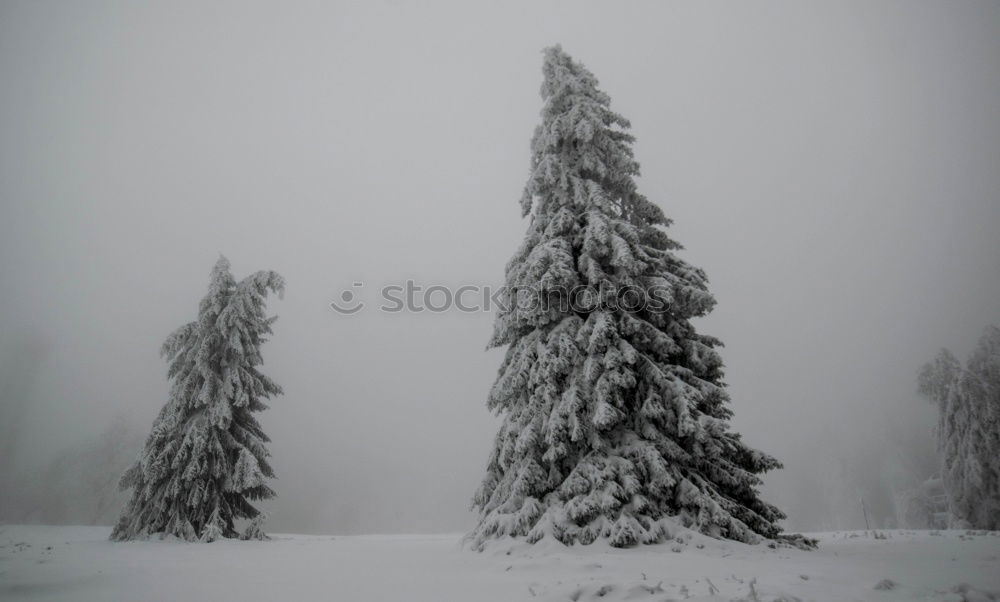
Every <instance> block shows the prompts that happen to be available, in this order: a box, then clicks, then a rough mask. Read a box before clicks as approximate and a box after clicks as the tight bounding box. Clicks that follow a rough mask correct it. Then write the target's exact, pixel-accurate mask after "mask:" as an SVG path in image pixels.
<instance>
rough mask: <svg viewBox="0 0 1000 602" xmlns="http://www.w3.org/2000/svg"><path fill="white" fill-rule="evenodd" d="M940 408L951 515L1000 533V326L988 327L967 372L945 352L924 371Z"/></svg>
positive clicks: (924, 383)
mask: <svg viewBox="0 0 1000 602" xmlns="http://www.w3.org/2000/svg"><path fill="white" fill-rule="evenodd" d="M919 384H920V392H921V393H922V394H924V395H925V396H926V397H928V398H929V399H931V400H932V401H934V402H935V403H937V404H938V412H939V420H938V429H937V430H938V432H937V436H938V449H939V453H940V455H941V476H942V480H943V482H944V488H945V491H946V492H947V494H948V503H949V509H950V510H951V513H952V514H953V515H954V516H955V517H956V518H957V519H959V520H960V521H964V522H965V523H967V524H968V526H971V527H973V528H977V529H1000V328H997V327H995V326H990V327H988V328H987V329H986V331H985V332H984V333H983V336H982V337H981V338H980V339H979V346H978V347H977V348H976V350H975V352H974V353H973V354H972V356H971V357H970V358H969V360H968V361H967V362H966V364H965V367H964V368H963V367H962V366H961V365H960V364H959V362H958V360H957V359H955V356H954V355H952V354H951V352H950V351H948V350H947V349H943V350H942V351H941V353H940V354H938V356H937V357H936V358H935V359H934V361H933V362H931V363H929V364H927V365H925V366H924V367H923V369H922V370H921V373H920V380H919Z"/></svg>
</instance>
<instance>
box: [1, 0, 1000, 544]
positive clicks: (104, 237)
mask: <svg viewBox="0 0 1000 602" xmlns="http://www.w3.org/2000/svg"><path fill="white" fill-rule="evenodd" d="M470 4H471V3H464V2H454V3H424V2H420V3H417V2H413V3H408V2H389V3H376V2H372V3H312V2H301V3H293V4H290V5H289V4H284V5H281V6H280V7H279V6H278V5H277V4H255V3H247V2H232V3H209V4H204V3H194V2H184V3H161V4H158V5H155V6H153V5H148V4H145V3H143V4H136V3H124V2H123V3H100V2H87V3H57V2H5V3H3V4H2V6H0V132H2V137H0V361H2V362H3V363H2V364H0V378H2V379H3V381H2V382H0V411H2V414H0V419H2V421H3V422H4V424H3V425H0V437H3V440H2V441H0V454H2V458H0V464H2V467H0V468H2V470H0V479H6V480H5V481H3V482H0V487H6V488H7V489H8V491H7V492H6V494H5V495H6V496H8V497H10V496H11V495H13V494H14V493H15V492H14V491H13V489H14V488H15V485H13V484H12V483H15V481H13V480H11V479H13V478H14V477H12V476H11V475H20V476H19V477H18V478H20V479H22V480H20V481H16V482H17V483H21V484H22V485H17V487H21V486H23V484H24V483H30V484H32V486H40V487H42V488H43V489H44V490H45V491H46V492H47V493H46V495H50V496H56V497H59V496H70V493H68V492H67V491H66V490H64V489H61V488H60V487H56V486H50V487H47V488H46V482H45V477H44V476H43V475H44V471H45V470H46V468H45V467H46V466H49V465H50V463H51V462H52V461H53V459H54V458H56V457H57V456H58V455H59V454H61V453H62V454H65V453H66V451H67V450H74V449H81V448H80V446H87V445H91V442H93V441H95V440H97V439H98V438H99V437H101V434H102V433H104V432H106V429H107V428H108V427H109V425H111V424H113V423H115V421H116V420H124V421H125V422H126V423H127V424H129V425H130V426H131V429H132V430H133V431H134V432H135V433H138V434H139V436H140V437H144V436H145V434H146V432H147V431H148V429H149V426H150V424H151V422H152V420H153V418H154V416H155V415H156V413H157V411H158V410H159V409H160V407H161V406H162V405H163V404H164V403H165V401H166V399H167V392H168V382H167V380H166V364H165V362H164V361H163V360H162V359H161V358H160V357H159V356H158V351H159V347H160V344H161V343H162V341H163V339H164V338H165V337H166V335H167V334H168V333H170V332H171V331H172V330H173V329H174V328H176V327H177V326H179V325H181V324H183V323H185V322H188V321H190V320H192V319H194V317H195V315H196V311H197V303H198V301H199V299H200V298H201V296H202V295H203V294H204V292H205V289H206V287H207V283H208V272H209V270H210V268H211V266H212V264H213V263H214V261H215V260H216V258H217V257H218V255H219V254H220V253H222V254H225V255H226V256H227V257H228V258H229V259H230V260H231V261H232V264H233V269H234V272H235V274H236V276H237V277H242V276H244V275H246V274H248V273H250V272H252V271H255V270H258V269H274V270H277V271H278V272H280V273H281V274H282V275H283V276H284V277H285V279H286V280H287V294H286V295H285V296H284V298H283V299H280V300H279V299H277V298H272V299H271V301H270V303H269V310H270V312H271V313H274V314H277V315H278V316H280V318H279V320H278V322H277V323H276V324H275V326H274V330H275V333H274V336H273V337H272V339H271V341H269V342H268V343H267V344H266V345H265V346H264V358H265V365H264V372H265V373H267V374H268V375H269V376H271V377H272V378H273V379H274V380H276V381H277V382H278V383H279V384H281V385H282V386H283V388H284V390H285V395H283V396H281V397H278V398H276V399H275V400H273V403H271V404H270V405H271V408H270V409H269V410H268V411H266V412H264V413H263V414H260V415H259V417H260V420H261V423H262V424H263V427H264V429H265V431H266V432H267V433H268V435H269V436H270V437H271V439H272V443H271V444H270V449H271V452H272V454H273V464H274V467H275V471H276V473H277V475H278V480H277V481H275V482H274V483H273V487H274V489H276V490H277V492H278V497H277V498H275V499H274V500H271V501H269V502H268V503H267V504H266V505H265V507H266V509H267V511H268V512H269V513H270V519H269V522H268V528H269V529H270V530H272V531H285V532H313V533H365V532H424V531H460V530H463V529H467V528H468V527H470V526H471V525H472V522H473V519H474V517H473V515H472V514H471V513H470V512H469V510H468V503H469V498H470V496H471V494H472V493H473V491H474V490H475V488H476V487H477V486H478V484H479V479H480V478H481V476H482V474H483V470H484V467H485V464H486V460H487V454H488V451H489V447H490V444H491V442H492V438H493V436H494V434H495V432H496V429H497V427H498V425H499V419H498V418H497V417H495V416H493V415H491V414H490V413H489V412H488V411H487V409H486V407H485V400H486V394H487V391H488V390H489V387H490V385H491V384H492V381H493V378H494V377H495V374H496V370H497V368H498V367H499V364H500V361H501V359H502V357H503V351H502V350H492V351H485V346H486V343H487V340H488V337H489V334H490V332H491V328H492V318H493V315H492V313H490V312H474V313H461V312H458V311H450V312H447V313H442V314H438V313H427V312H424V313H400V314H386V313H383V312H380V311H378V310H377V308H376V307H375V306H377V304H378V288H379V287H380V286H383V285H386V284H401V283H403V282H405V281H406V280H407V279H413V280H415V281H417V282H419V283H421V284H423V285H432V284H442V285H450V286H458V285H462V284H473V285H490V286H498V285H500V284H502V281H503V269H504V265H505V263H506V261H507V260H508V258H509V257H510V255H511V254H512V253H513V252H514V250H515V249H516V247H517V246H518V244H519V243H520V241H521V238H522V236H523V233H524V231H525V228H526V227H527V221H526V220H522V219H521V218H520V209H519V207H518V204H517V201H518V199H519V197H520V193H521V189H522V186H523V184H524V181H525V179H526V177H527V174H528V159H529V155H528V142H529V139H530V137H531V134H532V131H533V129H534V127H535V125H536V124H537V123H538V121H539V116H538V113H539V109H540V108H541V101H540V98H539V96H538V88H539V85H540V82H541V73H540V65H541V54H540V52H539V51H540V50H541V49H542V48H543V47H545V46H548V45H551V44H554V43H561V44H562V45H563V47H564V48H565V49H566V50H567V51H568V52H569V53H570V54H572V55H573V56H574V57H575V58H576V59H578V60H580V61H582V62H583V63H584V64H586V65H587V66H588V67H589V68H590V69H591V70H592V71H593V72H594V73H595V74H596V75H597V77H598V78H599V79H600V82H601V86H602V88H603V89H604V90H605V91H606V92H608V93H609V94H610V96H611V98H612V99H613V102H612V108H614V109H615V110H617V111H618V112H620V113H621V114H623V115H625V116H626V117H628V118H629V119H630V120H631V122H632V126H633V133H634V134H635V135H636V136H637V138H638V142H637V143H636V146H635V149H636V154H637V158H638V159H639V161H640V163H641V164H642V167H643V176H642V178H641V179H640V182H639V186H640V189H641V191H642V192H643V193H644V194H646V196H648V197H649V198H650V199H652V200H654V201H655V202H657V203H659V204H660V205H661V206H662V207H663V209H664V210H665V211H666V213H667V215H668V216H670V217H671V218H672V219H673V220H674V225H673V226H672V227H671V230H670V232H671V234H672V236H673V238H675V239H676V240H678V241H679V242H681V243H682V244H683V245H684V246H685V250H684V251H683V257H684V258H685V259H686V260H688V261H689V262H691V263H693V264H694V265H697V266H700V267H702V268H704V269H705V271H706V272H707V273H708V275H709V278H710V282H711V286H712V291H713V292H714V294H715V295H716V298H717V300H718V305H717V307H716V309H715V311H714V312H713V313H712V314H711V315H710V316H708V317H707V318H704V319H701V320H700V321H699V322H698V326H699V328H700V329H701V330H702V331H703V332H707V333H710V334H712V335H715V336H717V337H719V338H720V339H722V340H723V341H724V342H725V344H726V347H725V348H724V349H723V350H722V354H723V357H724V359H725V361H726V365H727V378H726V380H727V382H728V383H729V390H730V393H731V396H732V398H733V403H732V408H733V410H734V412H735V417H734V419H733V425H734V428H735V429H737V430H738V431H740V432H742V433H743V434H744V437H745V439H746V440H748V441H749V442H750V443H751V444H753V445H754V446H757V447H759V448H761V449H763V450H765V451H767V452H769V453H771V454H773V455H775V456H777V457H778V458H779V459H781V460H782V461H783V462H784V463H785V466H786V468H785V469H784V470H780V471H776V472H772V473H769V474H768V475H767V476H766V477H765V487H764V491H765V495H766V497H767V498H768V499H769V500H770V501H773V502H774V503H776V504H778V505H779V506H781V507H782V508H784V509H785V510H786V511H787V512H788V514H789V518H788V520H787V521H786V522H785V525H786V526H787V527H788V528H791V529H818V528H835V527H836V528H850V527H858V526H863V525H864V519H863V517H862V514H861V510H860V507H859V504H858V502H859V497H866V501H867V502H868V503H869V504H870V505H873V506H874V505H877V504H878V503H879V502H878V501H877V500H876V499H875V498H876V497H878V496H879V495H882V496H883V497H884V495H885V494H884V492H883V493H878V492H876V491H874V490H875V489H876V488H877V486H878V484H880V483H885V482H890V481H892V482H896V481H899V482H900V483H902V482H904V481H913V480H922V479H923V478H926V477H927V476H930V475H929V474H927V472H928V471H933V469H934V460H933V450H934V442H933V434H932V426H933V423H934V420H935V418H934V413H933V408H932V407H931V406H930V404H928V403H927V402H926V401H925V400H923V399H920V398H919V397H918V396H917V395H916V373H917V370H918V369H919V367H920V365H921V364H922V363H923V362H925V361H928V360H930V359H931V358H932V357H933V355H934V354H935V353H936V352H937V350H938V349H939V348H940V347H942V346H947V347H949V348H951V349H952V350H953V351H955V352H956V354H957V355H959V356H960V357H964V356H965V355H967V354H968V352H970V351H971V349H972V347H973V345H974V343H975V340H976V338H977V337H978V336H979V334H980V332H981V331H982V329H983V327H985V326H986V325H987V324H989V323H997V322H998V320H1000V301H998V300H1000V243H998V238H997V236H996V232H997V231H998V226H1000V169H997V167H998V158H1000V69H998V60H1000V35H998V34H1000V4H997V3H991V2H981V3H978V2H950V3H944V2H939V3H928V2H879V3H867V2H853V3H838V4H837V5H820V4H818V3H794V2H787V3H785V2H777V3H767V4H753V5H751V4H732V3H683V4H682V3H670V4H666V3H627V4H624V5H612V4H609V3H578V2H550V3H544V4H543V3H532V2H524V3H514V2H508V3H503V4H500V3H496V4H483V5H478V6H474V7H473V6H470ZM355 282H363V283H364V286H363V287H361V288H360V289H357V290H359V294H360V297H361V299H363V300H364V301H365V302H366V303H368V305H367V307H366V308H365V310H363V311H361V312H359V313H358V314H356V315H351V316H346V315H341V314H339V313H337V312H335V311H333V309H332V308H331V307H330V305H329V303H330V302H331V301H334V300H337V299H338V298H339V296H340V294H341V292H342V291H343V290H345V289H350V288H351V287H352V284H353V283H355ZM121 417H123V418H121ZM136 445H137V444H133V448H135V446H136ZM130 449H131V448H130ZM133 451H138V450H137V449H134V450H133ZM886 503H890V504H891V502H883V506H884V505H885V504H886ZM876 514H878V513H877V512H876ZM113 515H114V512H113V511H112V512H111V517H112V518H111V519H113ZM876 518H878V517H876ZM0 520H6V521H23V520H38V521H43V522H44V521H46V520H67V521H74V520H75V521H82V520H87V519H86V517H76V516H66V517H62V518H61V517H56V518H51V517H47V516H27V517H25V516H23V515H18V514H16V513H15V512H14V511H13V510H10V508H8V509H7V516H0ZM104 520H105V522H107V520H110V519H104ZM886 520H888V519H886Z"/></svg>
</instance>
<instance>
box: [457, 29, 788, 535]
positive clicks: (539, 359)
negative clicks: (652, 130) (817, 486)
mask: <svg viewBox="0 0 1000 602" xmlns="http://www.w3.org/2000/svg"><path fill="white" fill-rule="evenodd" d="M543 75H544V81H543V84H542V88H541V95H542V98H543V100H544V105H543V108H542V122H541V124H540V125H539V126H538V127H537V128H536V130H535V134H534V137H533V139H532V142H531V150H532V153H531V174H530V176H529V178H528V183H527V185H526V186H525V190H524V194H523V197H522V199H521V210H522V215H529V214H530V215H531V218H530V220H531V221H530V225H529V226H528V231H527V234H526V237H525V240H524V242H523V243H522V245H521V247H520V248H519V249H518V250H517V252H516V253H515V254H514V257H513V258H512V259H511V260H510V262H509V263H508V265H507V270H506V289H505V290H506V293H505V299H506V301H507V303H506V304H505V307H504V308H502V309H501V311H500V312H499V314H498V316H497V319H496V323H495V326H494V334H493V337H492V339H491V343H490V345H491V346H504V345H506V346H508V349H507V354H506V357H505V358H504V360H503V364H502V366H501V367H500V370H499V374H498V376H497V380H496V382H495V384H494V385H493V388H492V390H491V391H490V394H489V398H488V402H487V405H488V407H489V408H490V409H492V410H494V411H497V412H498V413H500V414H502V415H503V424H502V426H501V427H500V431H499V433H498V434H497V436H496V439H495V442H494V447H493V450H492V453H491V455H490V458H489V462H488V467H487V473H486V476H485V478H484V480H483V482H482V485H481V486H480V488H479V490H478V491H477V492H476V494H475V496H474V498H473V507H474V508H476V509H478V510H479V513H480V517H479V522H478V525H477V526H476V528H475V529H474V530H473V531H472V533H470V535H469V537H470V539H471V540H472V542H473V545H475V546H476V547H482V545H483V544H484V543H485V541H486V540H488V539H490V538H494V537H501V536H526V537H527V539H528V541H531V542H534V541H537V540H539V539H541V538H543V537H545V536H551V537H553V538H555V539H556V540H558V541H561V542H563V543H567V544H569V543H573V542H580V543H590V542H592V541H594V540H595V539H597V538H607V539H608V540H609V541H610V543H611V544H612V545H615V546H628V545H632V544H636V543H640V542H643V543H652V542H656V541H659V540H661V539H663V538H664V537H665V536H667V532H666V527H665V522H664V521H662V520H661V519H664V518H665V517H677V518H678V519H679V520H681V521H682V522H684V523H685V524H687V525H689V526H691V527H694V528H697V529H699V530H701V531H702V532H705V533H709V534H712V535H716V536H720V537H725V538H730V539H736V540H739V541H744V542H753V541H757V540H759V538H760V536H764V537H773V536H776V535H777V534H778V532H779V529H778V527H777V526H776V525H775V521H777V520H779V519H781V518H783V514H782V513H781V512H780V511H779V510H778V509H777V508H775V507H774V506H771V505H770V504H768V503H766V502H764V501H762V500H761V499H760V498H759V496H758V491H757V488H758V486H759V485H760V482H761V481H760V478H759V476H758V475H759V473H762V472H764V471H766V470H769V469H773V468H777V467H779V466H780V464H779V463H778V461H776V460H775V459H774V458H772V457H770V456H768V455H766V454H763V453H761V452H759V451H756V450H754V449H751V448H749V447H747V446H746V445H745V444H744V443H743V442H742V441H741V439H740V436H739V434H737V433H734V432H732V431H731V430H730V428H729V424H728V419H729V418H730V416H731V411H730V409H729V407H728V404H729V398H728V395H727V393H726V390H725V385H724V383H723V381H722V377H723V371H722V359H721V358H720V356H719V354H718V353H717V352H716V350H715V348H716V347H718V346H720V345H721V343H720V342H719V341H718V340H716V339H715V338H712V337H710V336H706V335H703V334H699V333H698V332H696V330H695V328H694V326H693V325H692V323H691V319H692V318H695V317H698V316H703V315H705V314H706V313H708V312H709V311H710V310H711V309H712V307H713V305H714V304H715V300H714V299H713V297H712V295H711V294H710V293H709V292H708V289H707V281H706V277H705V274H704V272H703V271H702V270H700V269H698V268H695V267H693V266H691V265H689V264H688V263H686V262H685V261H683V260H682V259H680V257H678V255H677V254H676V253H675V251H677V250H678V249H680V248H681V247H680V245H679V244H677V243H676V242H674V241H673V240H672V239H671V238H670V237H668V235H667V233H666V231H665V228H666V226H668V225H669V224H670V220H669V219H668V218H667V217H666V216H665V215H664V213H663V211H662V210H661V209H660V208H659V207H658V206H657V205H656V204H654V203H652V202H650V201H649V200H647V199H646V198H645V197H644V196H643V195H642V194H640V193H639V192H638V191H637V189H636V183H635V177H636V176H638V174H639V165H638V163H637V162H636V160H635V159H634V157H633V152H632V147H631V145H632V142H633V137H632V136H631V135H630V134H629V133H627V130H628V128H629V122H628V121H627V120H626V119H625V118H624V117H622V116H621V115H618V114H616V113H614V112H613V111H612V110H611V109H610V98H609V97H608V95H607V94H605V93H604V92H602V91H601V90H600V89H599V88H598V83H597V80H596V79H595V77H594V76H593V75H592V74H591V73H590V72H589V71H588V70H587V69H586V68H585V67H583V66H582V65H581V64H579V63H577V62H575V61H573V60H572V59H571V58H570V57H569V56H568V55H567V54H566V53H565V52H563V50H562V49H561V48H560V47H558V46H556V47H554V48H549V49H547V50H546V51H545V59H544V66H543Z"/></svg>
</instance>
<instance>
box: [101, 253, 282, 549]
mask: <svg viewBox="0 0 1000 602" xmlns="http://www.w3.org/2000/svg"><path fill="white" fill-rule="evenodd" d="M283 291H284V281H283V280H282V278H281V276H279V275H278V274H277V273H276V272H270V271H260V272H256V273H255V274H252V275H251V276H248V277H247V278H246V279H244V280H242V281H241V282H236V281H235V279H234V278H233V276H232V274H231V273H230V270H229V262H228V261H227V260H226V259H225V258H224V257H221V258H219V260H218V262H217V263H216V264H215V267H214V268H213V269H212V273H211V283H210V285H209V290H208V294H207V295H206V296H205V297H204V298H203V299H202V301H201V304H200V305H199V311H198V319H197V320H196V321H194V322H191V323H189V324H185V325H184V326H181V327H180V328H179V329H177V330H176V331H174V333H173V334H171V335H170V336H169V337H167V340H166V342H164V344H163V348H162V350H161V353H162V354H163V355H164V356H165V357H166V358H167V359H168V360H169V361H170V368H169V370H168V372H167V374H168V377H169V378H170V379H171V380H172V381H173V382H172V386H171V388H170V398H169V401H168V402H167V404H166V405H165V406H164V407H163V409H162V410H161V411H160V414H159V416H158V417H157V418H156V420H155V421H154V423H153V428H152V432H151V433H150V435H149V438H148V439H147V440H146V444H145V447H144V449H143V451H142V454H141V456H140V458H139V460H138V461H137V462H136V463H135V464H134V465H133V466H132V467H131V468H130V469H129V470H128V471H127V472H126V473H125V475H124V476H123V477H122V479H121V485H122V488H132V489H133V493H132V497H131V499H130V500H129V502H128V504H127V505H126V507H125V509H124V511H123V512H122V515H121V517H120V519H119V520H118V524H117V525H116V526H115V528H114V531H113V532H112V535H111V538H112V539H115V540H126V539H136V538H143V537H147V536H149V535H151V534H154V533H161V534H169V535H176V536H177V537H181V538H183V539H186V540H189V541H193V540H201V541H213V540H215V539H217V538H219V537H236V536H237V535H238V534H237V532H236V526H235V521H236V520H238V519H258V517H259V515H260V512H259V511H258V510H257V509H256V508H254V507H253V506H252V505H251V504H250V501H251V500H260V499H265V498H269V497H273V496H274V491H272V490H271V488H270V487H268V486H267V485H266V484H265V479H267V478H272V477H274V473H273V471H272V470H271V466H270V465H269V464H268V462H267V457H268V456H269V455H270V454H269V453H268V451H267V449H266V447H265V445H264V444H265V443H266V442H267V441H269V439H268V438H267V435H265V434H264V432H263V430H262V429H261V426H260V424H259V423H258V422H257V419H256V418H255V417H254V416H253V413H254V412H259V411H261V410H264V409H266V408H267V406H266V405H265V404H264V400H265V399H267V398H269V397H271V396H273V395H277V394H280V393H281V388H280V387H279V386H278V385H277V384H275V383H274V382H273V381H271V379H269V378H268V377H266V376H264V375H263V374H261V373H260V371H259V369H258V367H259V366H260V364H261V363H262V359H261V354H260V346H261V345H262V344H263V343H264V342H265V341H266V338H265V336H266V335H268V334H271V324H272V323H273V322H274V320H275V319H276V318H274V317H271V318H268V317H267V316H266V315H265V312H264V301H265V298H266V296H267V294H268V292H275V293H278V294H279V295H280V294H282V292H283ZM247 535H248V536H251V537H262V536H263V534H262V533H261V531H260V521H259V519H258V520H254V521H253V522H252V523H251V526H250V528H249V529H248V531H247Z"/></svg>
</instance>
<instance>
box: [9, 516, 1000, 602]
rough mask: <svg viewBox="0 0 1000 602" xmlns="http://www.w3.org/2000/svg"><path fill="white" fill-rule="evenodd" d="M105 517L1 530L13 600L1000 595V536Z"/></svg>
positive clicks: (842, 598)
mask: <svg viewBox="0 0 1000 602" xmlns="http://www.w3.org/2000/svg"><path fill="white" fill-rule="evenodd" d="M108 534H109V529H107V528H104V527H46V526H13V525H8V526H0V599H2V600H72V601H74V602H80V601H88V600H99V601H117V600H143V601H155V600H166V601H171V602H174V601H177V600H240V601H249V600H292V601H297V600H343V601H361V600H403V601H406V602H419V601H434V602H442V601H451V600H456V601H466V600H468V601H478V602H488V601H492V600H496V601H503V602H511V601H515V600H594V599H601V600H650V601H656V602H662V601H664V600H684V599H688V600H692V601H695V600H726V601H730V600H762V601H769V602H770V601H773V600H787V601H790V600H803V601H806V600H817V601H819V600H831V601H837V602H843V601H852V600H865V601H883V600H886V601H888V600H963V599H964V600H970V601H973V600H976V601H979V600H996V599H1000V595H998V594H1000V533H997V532H966V531H940V532H929V531H881V532H880V534H882V535H884V536H885V539H881V538H875V537H873V536H872V535H871V534H869V533H864V532H839V533H824V534H819V535H818V537H819V539H820V547H819V549H818V550H815V551H810V552H806V551H802V550H797V549H790V548H778V549H772V548H768V547H767V546H766V545H759V546H747V545H743V544H739V543H733V542H722V541H716V540H712V539H708V538H705V537H701V536H699V535H696V534H686V535H684V536H682V537H681V542H677V541H673V542H670V543H668V544H663V545H657V546H643V547H638V548H633V549H628V550H618V549H613V548H610V547H608V546H606V545H602V544H595V545H592V546H576V547H572V548H566V547H563V546H562V545H560V544H556V543H546V542H545V541H544V540H543V541H542V542H540V543H538V544H536V545H535V546H527V545H525V544H523V543H517V542H510V541H507V542H497V543H496V544H494V545H492V546H491V547H490V548H488V549H487V550H486V551H485V552H482V553H476V552H471V551H468V550H466V549H463V548H462V547H461V545H460V542H459V536H458V535H423V536H420V535H372V536H355V537H339V536H333V537H331V536H311V535H277V536H274V539H273V540H271V541H265V542H243V541H218V542H215V543H211V544H189V543H182V542H179V541H176V540H173V541H171V540H166V541H158V540H157V541H146V542H130V543H112V542H110V541H108V539H107V538H108Z"/></svg>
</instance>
